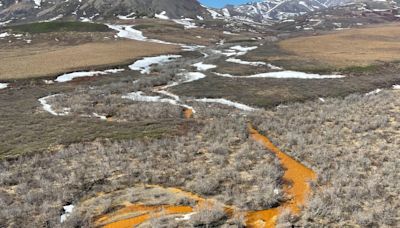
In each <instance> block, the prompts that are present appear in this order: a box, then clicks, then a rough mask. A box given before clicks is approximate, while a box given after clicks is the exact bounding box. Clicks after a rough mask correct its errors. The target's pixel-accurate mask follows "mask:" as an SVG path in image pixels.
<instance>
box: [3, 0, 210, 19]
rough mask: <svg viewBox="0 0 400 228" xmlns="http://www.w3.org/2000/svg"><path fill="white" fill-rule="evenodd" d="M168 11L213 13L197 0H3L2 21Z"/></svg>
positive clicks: (180, 14)
mask: <svg viewBox="0 0 400 228" xmlns="http://www.w3.org/2000/svg"><path fill="white" fill-rule="evenodd" d="M164 11H165V15H166V16H168V17H170V18H181V17H189V18H196V17H198V16H201V17H205V16H207V15H209V14H208V12H207V11H206V10H205V8H204V7H202V6H201V5H200V4H199V3H198V2H197V0H0V22H1V21H7V20H18V21H21V20H22V21H36V20H54V19H57V18H70V19H78V20H88V19H90V20H102V19H109V18H115V17H118V16H119V17H121V16H122V17H123V16H129V17H140V16H150V17H151V16H154V15H155V14H157V13H161V12H164Z"/></svg>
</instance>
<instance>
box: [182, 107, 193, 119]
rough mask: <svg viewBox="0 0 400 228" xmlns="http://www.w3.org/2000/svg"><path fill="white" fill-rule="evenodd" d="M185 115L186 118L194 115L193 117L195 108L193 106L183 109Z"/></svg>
mask: <svg viewBox="0 0 400 228" xmlns="http://www.w3.org/2000/svg"><path fill="white" fill-rule="evenodd" d="M183 116H184V117H185V118H186V119H190V118H192V117H193V109H191V108H187V109H185V110H184V111H183Z"/></svg>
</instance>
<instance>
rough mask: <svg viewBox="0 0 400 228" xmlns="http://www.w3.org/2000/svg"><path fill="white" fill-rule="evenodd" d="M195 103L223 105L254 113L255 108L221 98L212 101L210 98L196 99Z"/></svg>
mask: <svg viewBox="0 0 400 228" xmlns="http://www.w3.org/2000/svg"><path fill="white" fill-rule="evenodd" d="M195 101H198V102H205V103H218V104H223V105H227V106H230V107H234V108H237V109H240V110H243V111H248V112H251V111H255V110H256V109H255V108H252V107H250V106H248V105H245V104H241V103H237V102H233V101H230V100H227V99H223V98H218V99H212V98H202V99H196V100H195Z"/></svg>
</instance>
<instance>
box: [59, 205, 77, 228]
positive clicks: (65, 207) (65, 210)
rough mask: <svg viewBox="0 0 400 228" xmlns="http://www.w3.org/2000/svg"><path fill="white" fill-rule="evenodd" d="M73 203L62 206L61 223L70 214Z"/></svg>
mask: <svg viewBox="0 0 400 228" xmlns="http://www.w3.org/2000/svg"><path fill="white" fill-rule="evenodd" d="M74 207H75V206H74V205H72V204H70V205H66V206H64V207H63V209H64V213H63V214H62V215H61V218H60V222H61V223H63V222H65V221H66V220H67V218H68V216H70V215H71V213H72V211H73V210H74Z"/></svg>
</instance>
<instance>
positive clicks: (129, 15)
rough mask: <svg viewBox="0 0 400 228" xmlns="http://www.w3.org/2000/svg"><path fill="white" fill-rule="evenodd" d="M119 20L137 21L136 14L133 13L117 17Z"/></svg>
mask: <svg viewBox="0 0 400 228" xmlns="http://www.w3.org/2000/svg"><path fill="white" fill-rule="evenodd" d="M117 18H118V19H120V20H132V19H135V13H131V14H128V15H126V16H124V15H117Z"/></svg>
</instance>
